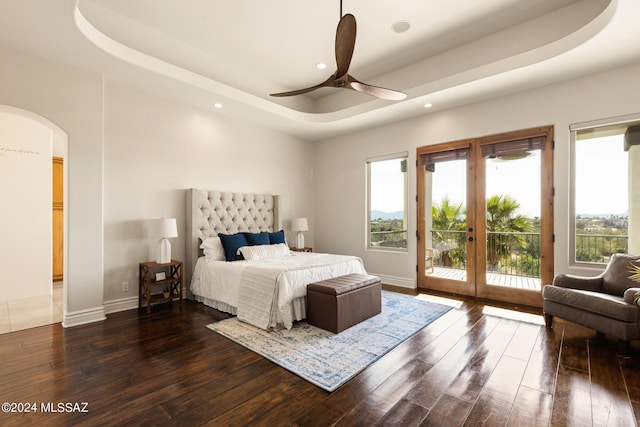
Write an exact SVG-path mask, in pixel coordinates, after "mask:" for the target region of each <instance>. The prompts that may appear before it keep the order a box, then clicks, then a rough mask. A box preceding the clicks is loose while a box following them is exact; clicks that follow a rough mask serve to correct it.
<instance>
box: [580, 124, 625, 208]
mask: <svg viewBox="0 0 640 427" xmlns="http://www.w3.org/2000/svg"><path fill="white" fill-rule="evenodd" d="M603 148H605V149H603ZM628 182H629V160H628V153H627V152H625V151H624V136H623V135H615V136H607V137H603V138H591V139H585V140H580V141H577V142H576V213H577V214H592V215H593V214H623V213H627V212H628V211H629V184H628Z"/></svg>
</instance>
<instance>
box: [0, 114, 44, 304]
mask: <svg viewBox="0 0 640 427" xmlns="http://www.w3.org/2000/svg"><path fill="white" fill-rule="evenodd" d="M52 140H53V132H52V131H51V129H49V128H47V127H46V126H45V125H43V124H41V123H39V122H37V121H35V120H33V119H31V118H27V117H24V116H21V115H18V114H15V113H13V112H7V111H3V109H2V108H0V182H2V185H1V186H0V200H2V201H3V209H2V221H0V236H2V239H1V240H0V259H1V260H2V264H3V268H2V280H0V294H1V295H2V296H3V297H2V299H4V300H14V299H22V298H31V297H36V296H44V295H51V277H52V264H51V252H52V250H51V235H52V231H51V206H52V205H51V203H52V197H51V185H52V184H51V153H52Z"/></svg>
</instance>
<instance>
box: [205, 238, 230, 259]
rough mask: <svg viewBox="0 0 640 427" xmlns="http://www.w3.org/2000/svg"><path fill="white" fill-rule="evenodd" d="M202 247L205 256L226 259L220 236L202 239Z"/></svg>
mask: <svg viewBox="0 0 640 427" xmlns="http://www.w3.org/2000/svg"><path fill="white" fill-rule="evenodd" d="M200 249H202V250H203V252H204V256H206V257H207V259H208V260H213V261H224V260H225V259H226V257H225V255H224V248H223V247H222V242H221V241H220V238H219V237H208V238H206V239H204V240H203V241H202V244H201V245H200Z"/></svg>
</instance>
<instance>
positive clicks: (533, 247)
mask: <svg viewBox="0 0 640 427" xmlns="http://www.w3.org/2000/svg"><path fill="white" fill-rule="evenodd" d="M431 239H432V245H433V250H434V254H433V257H434V260H433V261H434V265H435V266H436V267H448V268H454V269H461V270H464V269H465V268H466V246H465V241H466V232H464V231H456V230H432V231H431ZM487 270H488V271H490V272H493V273H500V274H509V275H515V276H524V277H540V233H520V232H487Z"/></svg>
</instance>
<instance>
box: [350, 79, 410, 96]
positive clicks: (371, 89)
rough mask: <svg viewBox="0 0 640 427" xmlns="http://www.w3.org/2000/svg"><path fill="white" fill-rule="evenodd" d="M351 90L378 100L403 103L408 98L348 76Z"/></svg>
mask: <svg viewBox="0 0 640 427" xmlns="http://www.w3.org/2000/svg"><path fill="white" fill-rule="evenodd" d="M347 78H348V80H349V84H350V85H351V88H352V89H354V90H357V91H358V92H362V93H366V94H369V95H373V96H375V97H377V98H381V99H387V100H389V101H402V100H403V99H405V98H406V97H407V94H406V93H404V92H400V91H397V90H392V89H386V88H383V87H380V86H373V85H370V84H367V83H362V82H359V81H358V80H356V79H355V78H353V77H351V76H347Z"/></svg>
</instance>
